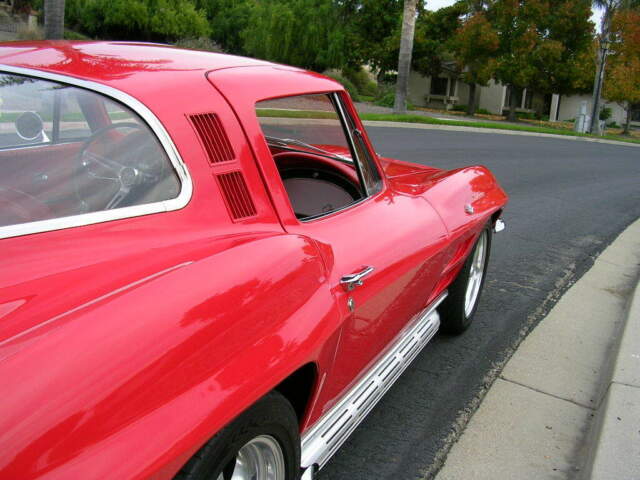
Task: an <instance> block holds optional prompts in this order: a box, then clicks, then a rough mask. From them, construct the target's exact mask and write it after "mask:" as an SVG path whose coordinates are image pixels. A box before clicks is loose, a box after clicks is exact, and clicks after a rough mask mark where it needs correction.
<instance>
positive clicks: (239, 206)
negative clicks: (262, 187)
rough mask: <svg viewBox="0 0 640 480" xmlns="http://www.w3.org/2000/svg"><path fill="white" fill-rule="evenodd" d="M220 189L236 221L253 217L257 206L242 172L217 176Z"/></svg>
mask: <svg viewBox="0 0 640 480" xmlns="http://www.w3.org/2000/svg"><path fill="white" fill-rule="evenodd" d="M217 178H218V183H219V184H220V189H221V190H222V193H223V194H224V198H225V200H226V202H227V206H228V207H229V212H231V216H232V217H233V218H234V219H236V220H237V219H240V218H246V217H253V216H254V215H255V214H256V206H255V205H254V204H253V200H252V199H251V195H249V189H248V188H247V184H246V182H245V181H244V177H243V176H242V173H240V172H231V173H223V174H221V175H217Z"/></svg>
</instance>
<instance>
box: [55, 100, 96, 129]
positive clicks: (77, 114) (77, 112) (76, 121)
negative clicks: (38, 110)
mask: <svg viewBox="0 0 640 480" xmlns="http://www.w3.org/2000/svg"><path fill="white" fill-rule="evenodd" d="M89 95H90V94H89ZM78 97H82V95H78V92H77V90H76V89H74V88H71V87H67V88H61V89H59V94H58V98H57V102H58V104H57V105H56V107H57V108H59V109H60V116H59V123H58V125H59V133H58V138H59V139H60V140H67V139H74V138H87V137H89V136H90V135H91V127H90V126H89V123H88V122H87V118H86V117H85V116H84V113H83V112H82V109H81V108H80V104H79V103H78Z"/></svg>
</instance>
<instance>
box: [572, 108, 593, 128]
mask: <svg viewBox="0 0 640 480" xmlns="http://www.w3.org/2000/svg"><path fill="white" fill-rule="evenodd" d="M590 125H591V116H590V115H587V102H586V101H582V102H580V106H579V107H578V111H577V113H576V121H575V124H574V125H573V130H574V131H575V132H578V133H586V132H587V131H588V130H589V126H590Z"/></svg>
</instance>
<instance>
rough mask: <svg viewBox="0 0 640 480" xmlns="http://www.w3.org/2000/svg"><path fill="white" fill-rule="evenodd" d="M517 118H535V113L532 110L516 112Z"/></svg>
mask: <svg viewBox="0 0 640 480" xmlns="http://www.w3.org/2000/svg"><path fill="white" fill-rule="evenodd" d="M516 117H517V118H525V119H527V120H535V118H536V114H535V113H533V112H516Z"/></svg>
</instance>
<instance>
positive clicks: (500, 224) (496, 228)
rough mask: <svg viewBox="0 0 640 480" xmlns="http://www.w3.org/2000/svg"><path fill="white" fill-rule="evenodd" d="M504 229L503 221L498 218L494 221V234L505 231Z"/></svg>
mask: <svg viewBox="0 0 640 480" xmlns="http://www.w3.org/2000/svg"><path fill="white" fill-rule="evenodd" d="M505 227H506V225H505V224H504V221H503V220H502V219H501V218H499V219H497V220H496V224H495V225H494V226H493V231H494V232H496V233H500V232H501V231H503V230H504V229H505Z"/></svg>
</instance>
